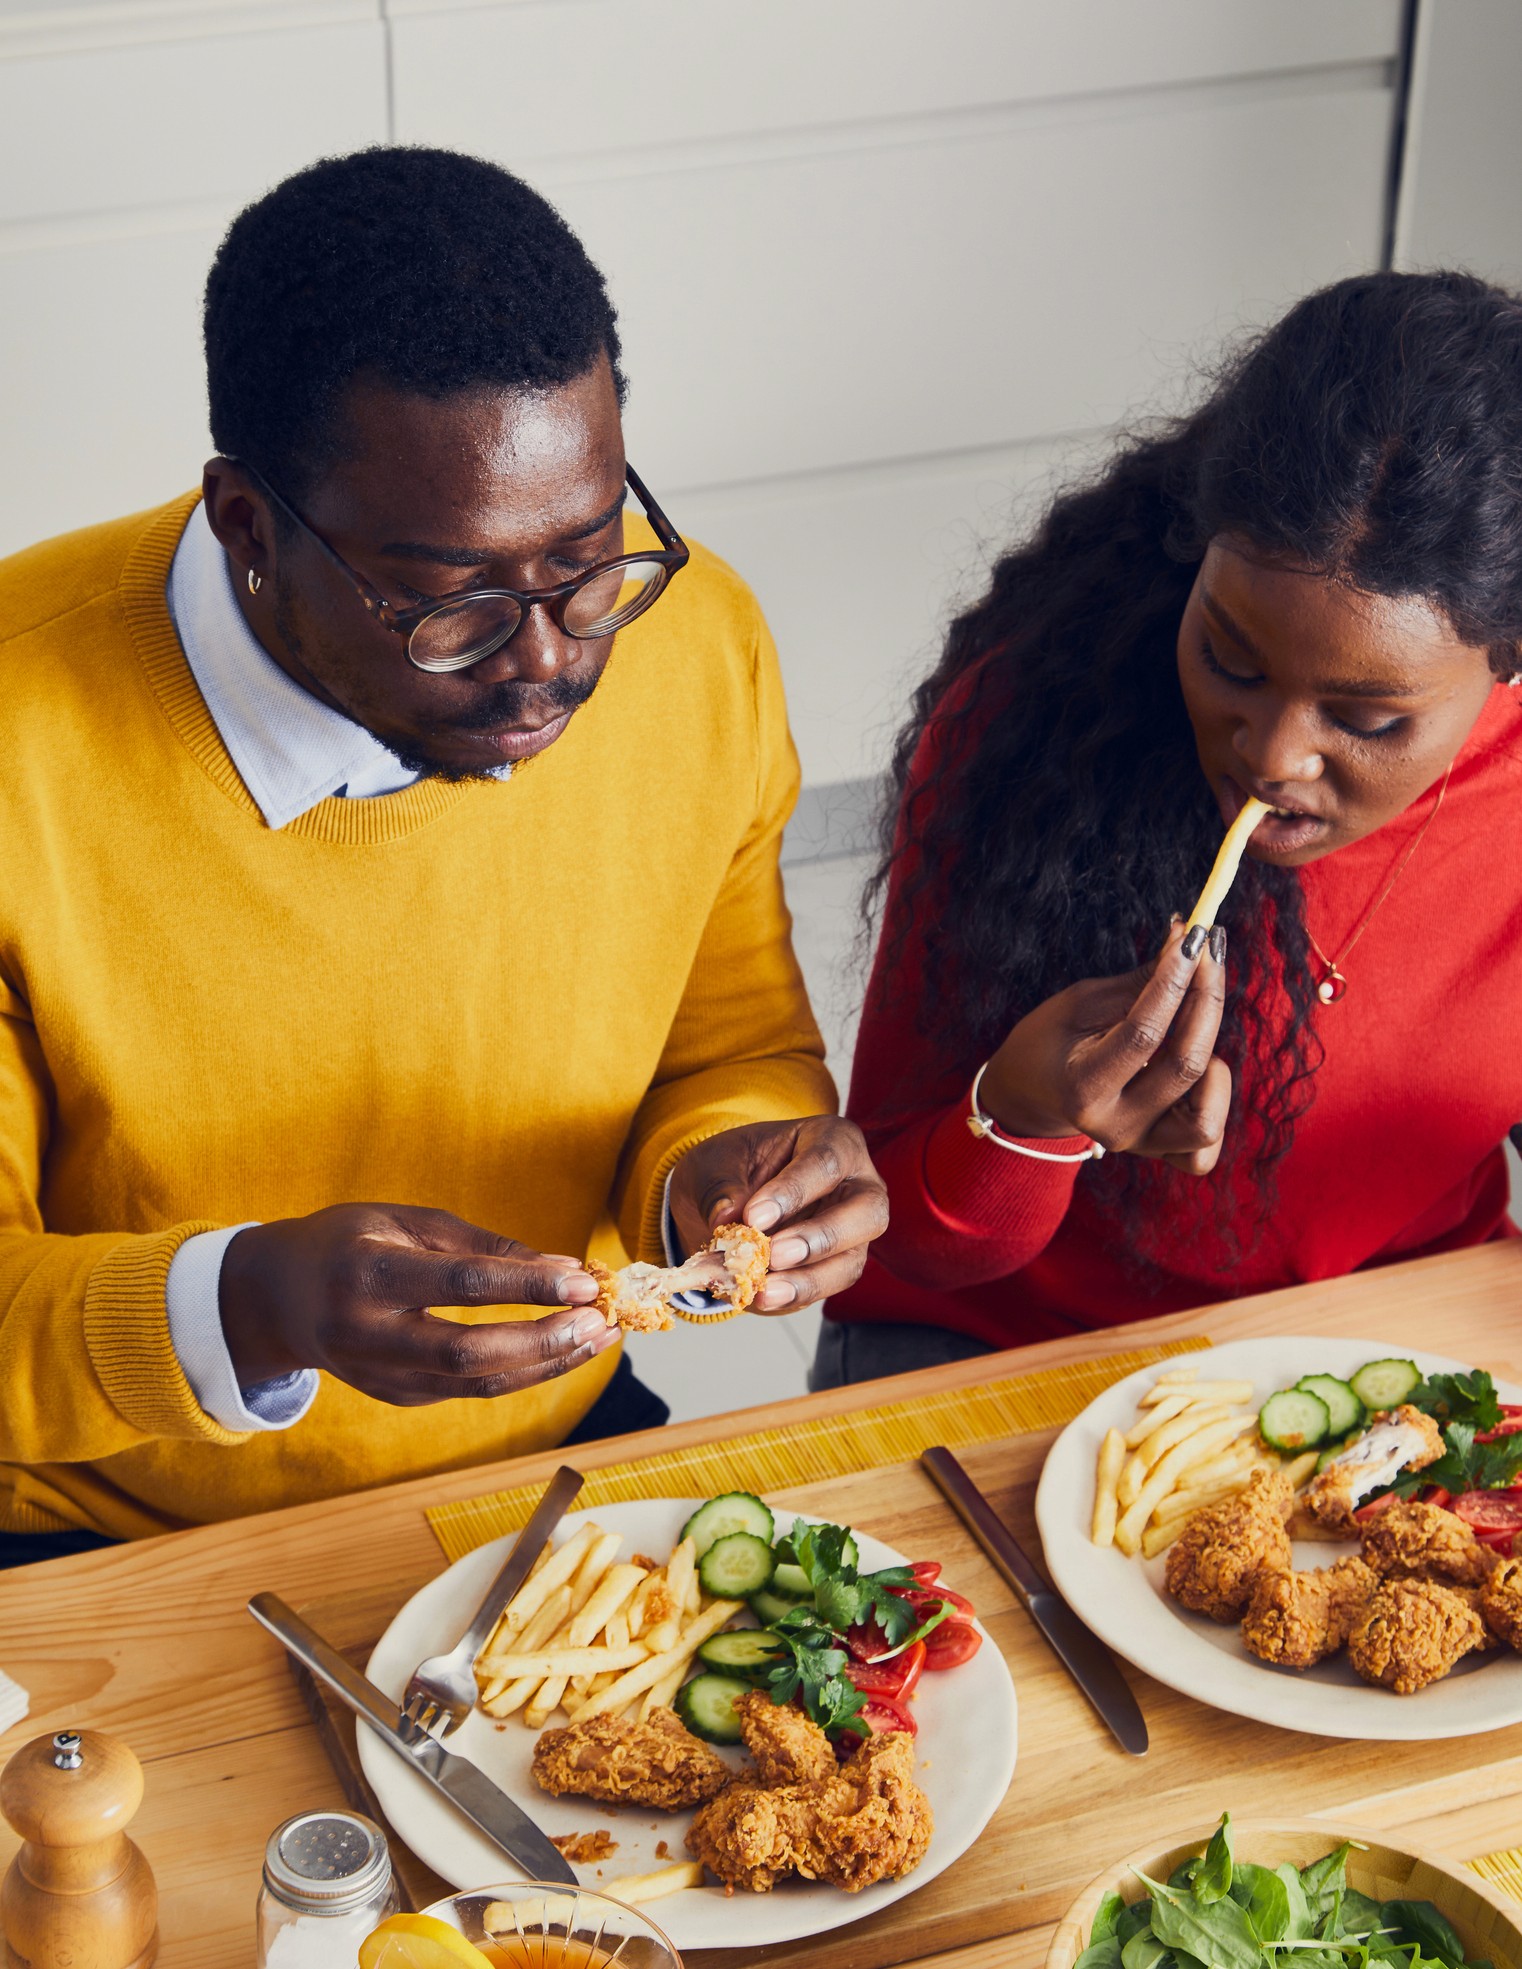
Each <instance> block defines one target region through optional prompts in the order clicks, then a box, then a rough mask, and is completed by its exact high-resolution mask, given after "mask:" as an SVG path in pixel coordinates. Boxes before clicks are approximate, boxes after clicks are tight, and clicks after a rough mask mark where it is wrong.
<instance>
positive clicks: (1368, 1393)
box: [1351, 1360, 1422, 1414]
mask: <svg viewBox="0 0 1522 1969" xmlns="http://www.w3.org/2000/svg"><path fill="white" fill-rule="evenodd" d="M1421 1378H1422V1371H1421V1369H1420V1368H1419V1367H1418V1366H1417V1364H1416V1362H1415V1361H1400V1360H1386V1361H1370V1362H1369V1364H1368V1366H1367V1367H1361V1368H1359V1370H1358V1372H1357V1373H1356V1374H1355V1375H1353V1376H1352V1377H1351V1382H1352V1388H1353V1393H1354V1394H1355V1395H1357V1397H1358V1399H1359V1400H1360V1401H1361V1402H1362V1403H1363V1405H1364V1407H1365V1408H1366V1409H1368V1410H1369V1411H1370V1413H1371V1414H1372V1413H1373V1411H1374V1410H1375V1409H1377V1408H1399V1407H1400V1405H1401V1403H1402V1402H1404V1401H1409V1400H1410V1399H1411V1391H1412V1389H1413V1388H1414V1387H1415V1386H1416V1384H1417V1382H1418V1381H1420V1380H1421Z"/></svg>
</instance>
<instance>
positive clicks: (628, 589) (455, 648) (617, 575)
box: [407, 561, 666, 670]
mask: <svg viewBox="0 0 1522 1969" xmlns="http://www.w3.org/2000/svg"><path fill="white" fill-rule="evenodd" d="M665 578H666V569H665V567H664V566H663V565H662V563H661V562H660V561H631V562H629V563H628V565H627V566H625V567H614V568H605V569H602V570H600V571H599V572H597V573H595V574H594V575H593V576H592V578H591V579H590V580H589V581H586V582H584V583H583V584H582V586H581V587H580V588H578V589H577V590H576V592H575V593H574V594H573V595H571V596H570V597H569V599H568V600H567V601H566V603H565V605H564V609H563V611H562V613H561V618H560V619H561V622H562V625H563V627H564V629H565V631H566V634H567V635H570V636H575V637H578V638H579V639H580V640H582V641H584V642H586V641H591V640H593V639H594V638H596V637H598V636H608V635H611V634H612V633H613V631H614V630H615V629H618V628H620V627H621V626H622V625H623V624H624V623H625V622H627V621H629V620H630V618H631V617H633V616H635V615H637V614H638V613H639V612H640V611H641V609H643V608H644V607H645V606H646V605H647V604H648V603H649V602H650V601H653V600H654V598H655V595H656V594H657V592H658V591H659V589H660V587H661V584H662V583H663V582H664V581H665ZM522 619H523V610H522V608H521V607H520V606H519V604H518V603H517V602H515V601H513V600H512V599H511V597H510V596H506V595H483V596H477V597H468V598H467V599H465V600H464V601H460V602H455V603H446V604H445V605H444V606H443V607H442V608H437V609H435V610H434V611H433V613H432V614H431V615H428V616H425V617H424V618H423V620H422V621H421V622H420V623H419V624H418V625H417V627H416V628H415V629H414V630H413V632H412V635H411V638H410V640H409V642H408V645H407V654H408V655H409V656H410V657H411V659H412V661H413V662H414V663H416V664H418V665H419V666H420V667H421V668H422V669H424V670H458V669H461V668H462V667H463V666H464V665H465V664H467V663H479V662H480V660H481V659H482V657H485V656H490V655H491V653H492V651H493V650H495V649H500V648H501V646H502V644H503V643H505V642H506V641H507V639H508V637H509V636H511V635H512V633H513V631H514V630H515V629H516V628H517V627H518V624H519V623H520V622H521V621H522Z"/></svg>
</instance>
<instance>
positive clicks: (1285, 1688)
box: [1036, 1336, 1522, 1743]
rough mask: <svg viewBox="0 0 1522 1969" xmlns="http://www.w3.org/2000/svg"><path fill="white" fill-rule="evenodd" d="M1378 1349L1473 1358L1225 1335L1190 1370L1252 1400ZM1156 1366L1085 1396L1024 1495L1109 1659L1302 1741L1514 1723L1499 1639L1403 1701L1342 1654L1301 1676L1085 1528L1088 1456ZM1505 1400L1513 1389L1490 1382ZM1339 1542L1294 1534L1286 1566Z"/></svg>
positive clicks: (1128, 1410)
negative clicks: (1247, 1392) (1259, 1655)
mask: <svg viewBox="0 0 1522 1969" xmlns="http://www.w3.org/2000/svg"><path fill="white" fill-rule="evenodd" d="M1385 1355H1394V1356H1396V1357H1398V1358H1400V1359H1410V1360H1414V1361H1415V1362H1416V1364H1417V1366H1418V1367H1419V1368H1420V1369H1421V1370H1422V1372H1423V1374H1443V1373H1446V1374H1453V1373H1457V1372H1459V1371H1460V1370H1462V1369H1465V1368H1467V1367H1469V1366H1472V1365H1473V1363H1471V1362H1461V1361H1452V1360H1447V1359H1445V1358H1444V1357H1443V1356H1442V1355H1440V1354H1422V1353H1415V1352H1412V1351H1411V1349H1409V1348H1406V1347H1395V1346H1390V1347H1381V1346H1377V1345H1374V1344H1371V1343H1370V1342H1369V1341H1367V1340H1327V1339H1296V1338H1294V1337H1292V1336H1290V1337H1284V1338H1274V1339H1269V1340H1235V1341H1231V1342H1230V1343H1228V1344H1227V1345H1226V1346H1223V1347H1212V1348H1210V1349H1209V1350H1208V1351H1207V1352H1204V1353H1198V1354H1190V1355H1189V1356H1188V1357H1187V1358H1188V1360H1189V1363H1190V1364H1191V1365H1198V1367H1199V1371H1200V1379H1201V1380H1202V1381H1203V1380H1216V1379H1220V1380H1232V1381H1238V1380H1240V1381H1250V1382H1251V1383H1252V1384H1253V1389H1254V1392H1255V1398H1256V1400H1257V1401H1259V1402H1262V1401H1264V1400H1266V1399H1267V1397H1268V1396H1269V1395H1271V1394H1272V1393H1273V1391H1274V1390H1275V1389H1276V1388H1287V1387H1290V1386H1292V1385H1293V1384H1294V1382H1296V1381H1298V1380H1299V1378H1300V1377H1301V1375H1303V1374H1335V1375H1337V1376H1339V1377H1340V1378H1341V1379H1343V1380H1346V1379H1347V1377H1348V1376H1349V1375H1351V1374H1354V1373H1356V1372H1357V1370H1358V1369H1359V1368H1360V1367H1362V1366H1363V1364H1364V1363H1365V1362H1366V1361H1371V1360H1379V1359H1381V1358H1382V1357H1384V1356H1385ZM1158 1372H1159V1370H1158V1369H1157V1368H1156V1367H1147V1368H1142V1369H1141V1370H1140V1371H1139V1372H1138V1373H1136V1374H1132V1375H1128V1376H1127V1377H1126V1379H1125V1380H1124V1381H1118V1382H1116V1384H1115V1386H1114V1387H1113V1388H1107V1389H1106V1390H1105V1392H1104V1393H1103V1394H1102V1395H1099V1396H1097V1397H1096V1398H1095V1399H1094V1400H1093V1401H1092V1402H1090V1403H1089V1405H1088V1407H1087V1408H1086V1409H1085V1410H1084V1411H1083V1413H1082V1414H1081V1415H1080V1416H1078V1417H1076V1418H1075V1419H1074V1420H1073V1421H1072V1422H1070V1423H1069V1424H1068V1426H1067V1428H1066V1429H1064V1430H1063V1432H1062V1434H1061V1435H1060V1436H1059V1437H1058V1438H1057V1440H1056V1442H1055V1443H1053V1444H1052V1447H1051V1450H1050V1452H1049V1453H1048V1455H1047V1459H1046V1465H1045V1467H1044V1469H1043V1470H1042V1472H1041V1483H1040V1486H1039V1488H1038V1489H1037V1492H1036V1522H1037V1524H1038V1526H1039V1527H1040V1530H1041V1543H1042V1546H1043V1548H1044V1550H1045V1553H1046V1563H1047V1569H1048V1571H1049V1572H1050V1573H1051V1575H1052V1579H1053V1582H1054V1583H1055V1585H1056V1587H1057V1590H1058V1592H1059V1593H1061V1595H1062V1597H1063V1598H1064V1599H1065V1600H1066V1601H1067V1603H1068V1605H1069V1606H1070V1607H1071V1608H1072V1609H1073V1611H1074V1613H1076V1614H1077V1615H1078V1618H1079V1619H1080V1620H1082V1621H1083V1622H1084V1623H1085V1624H1086V1625H1087V1626H1089V1627H1091V1628H1092V1629H1093V1630H1094V1632H1095V1633H1096V1634H1097V1635H1098V1636H1099V1638H1100V1639H1101V1640H1102V1641H1104V1642H1105V1643H1106V1644H1107V1645H1108V1646H1110V1647H1112V1648H1113V1649H1114V1650H1115V1652H1116V1653H1117V1654H1118V1655H1121V1656H1123V1657H1124V1658H1125V1659H1126V1660H1127V1661H1129V1662H1133V1663H1134V1664H1135V1665H1136V1667H1138V1668H1140V1669H1142V1670H1143V1671H1144V1672H1145V1673H1146V1674H1148V1675H1151V1676H1152V1677H1153V1678H1154V1679H1155V1680H1156V1681H1159V1682H1163V1683H1165V1684H1166V1685H1167V1686H1168V1687H1169V1688H1170V1689H1179V1690H1181V1691H1182V1692H1183V1693H1184V1694H1185V1695H1189V1696H1194V1697H1195V1698H1196V1699H1197V1700H1198V1701H1200V1702H1204V1703H1208V1704H1209V1705H1210V1706H1211V1708H1213V1709H1224V1710H1227V1711H1229V1712H1230V1713H1231V1714H1232V1715H1235V1716H1249V1717H1251V1718H1252V1719H1253V1720H1254V1721H1255V1722H1259V1723H1273V1724H1277V1725H1278V1727H1279V1728H1280V1729H1285V1730H1305V1731H1307V1732H1309V1733H1310V1734H1311V1735H1312V1736H1323V1737H1354V1738H1361V1739H1364V1740H1367V1741H1372V1742H1391V1743H1399V1742H1404V1743H1410V1742H1416V1741H1421V1740H1425V1739H1427V1738H1430V1737H1462V1736H1477V1735H1478V1734H1479V1733H1480V1732H1481V1731H1482V1730H1497V1729H1502V1728H1504V1727H1505V1725H1507V1724H1508V1723H1518V1722H1522V1655H1517V1654H1514V1653H1513V1652H1512V1651H1511V1650H1510V1649H1509V1648H1508V1649H1504V1650H1499V1651H1498V1652H1496V1653H1495V1654H1490V1655H1483V1656H1475V1655H1471V1656H1469V1657H1468V1659H1466V1660H1464V1661H1461V1662H1460V1663H1459V1665H1458V1667H1457V1668H1456V1669H1454V1671H1453V1673H1452V1674H1451V1675H1449V1676H1447V1677H1445V1678H1444V1680H1442V1681H1441V1682H1434V1683H1433V1684H1432V1686H1431V1687H1430V1688H1426V1689H1422V1690H1421V1691H1419V1693H1417V1694H1416V1695H1413V1696H1397V1695H1392V1694H1391V1693H1390V1692H1389V1690H1388V1689H1376V1688H1372V1687H1371V1686H1370V1685H1369V1684H1368V1683H1367V1682H1364V1681H1361V1680H1360V1679H1359V1677H1358V1676H1357V1675H1356V1674H1355V1673H1354V1672H1353V1670H1352V1668H1350V1667H1349V1665H1348V1662H1347V1660H1346V1658H1345V1657H1344V1656H1341V1655H1335V1656H1333V1657H1332V1659H1331V1660H1330V1661H1324V1662H1322V1663H1320V1664H1319V1665H1318V1666H1317V1667H1315V1668H1312V1669H1308V1670H1306V1671H1305V1672H1303V1673H1302V1672H1299V1671H1297V1670H1295V1669H1290V1668H1275V1667H1273V1666H1272V1665H1271V1664H1269V1663H1268V1662H1263V1661H1258V1660H1256V1659H1255V1658H1254V1657H1253V1656H1252V1655H1250V1654H1248V1653H1247V1652H1246V1650H1245V1649H1244V1648H1243V1646H1242V1638H1241V1635H1240V1634H1239V1633H1238V1631H1237V1629H1236V1627H1235V1626H1221V1625H1219V1624H1217V1623H1216V1622H1215V1621H1212V1620H1205V1619H1202V1618H1201V1617H1200V1616H1199V1615H1197V1614H1190V1613H1186V1612H1185V1611H1184V1610H1183V1608H1182V1607H1180V1606H1179V1605H1178V1603H1177V1602H1176V1601H1174V1600H1172V1599H1170V1598H1169V1596H1168V1594H1167V1593H1166V1592H1165V1591H1164V1587H1163V1567H1164V1560H1163V1558H1162V1556H1161V1555H1159V1556H1158V1557H1157V1558H1155V1559H1151V1560H1145V1561H1144V1560H1142V1559H1140V1558H1136V1559H1128V1558H1126V1557H1125V1555H1124V1554H1123V1553H1121V1552H1117V1551H1116V1550H1115V1548H1114V1547H1113V1546H1098V1545H1095V1544H1094V1543H1093V1542H1092V1541H1091V1540H1090V1537H1089V1519H1090V1515H1091V1513H1092V1511H1093V1508H1094V1464H1095V1459H1096V1457H1097V1456H1098V1454H1099V1445H1100V1442H1101V1440H1102V1439H1103V1436H1104V1433H1105V1431H1106V1430H1107V1429H1110V1428H1117V1429H1121V1430H1125V1429H1129V1428H1130V1427H1131V1425H1132V1423H1133V1422H1134V1421H1135V1420H1136V1413H1137V1409H1136V1404H1137V1400H1138V1398H1139V1397H1140V1396H1141V1395H1142V1394H1143V1393H1144V1392H1145V1391H1146V1390H1147V1389H1148V1388H1149V1387H1150V1386H1151V1385H1152V1383H1153V1381H1154V1380H1155V1379H1156V1378H1157V1375H1158ZM1497 1388H1498V1391H1499V1393H1500V1396H1501V1399H1502V1400H1503V1401H1522V1395H1519V1394H1518V1392H1517V1391H1516V1390H1515V1389H1514V1388H1511V1387H1509V1386H1503V1385H1502V1384H1500V1383H1497ZM1356 1550H1357V1548H1356V1546H1354V1545H1352V1544H1351V1543H1349V1544H1339V1545H1327V1544H1319V1543H1318V1544H1309V1543H1302V1544H1300V1545H1298V1546H1297V1548H1296V1552H1295V1563H1296V1565H1297V1566H1325V1565H1330V1564H1331V1563H1332V1561H1333V1560H1334V1559H1337V1558H1340V1557H1342V1555H1343V1554H1344V1553H1346V1552H1354V1551H1356Z"/></svg>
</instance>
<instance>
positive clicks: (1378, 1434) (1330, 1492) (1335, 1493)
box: [1300, 1402, 1444, 1538]
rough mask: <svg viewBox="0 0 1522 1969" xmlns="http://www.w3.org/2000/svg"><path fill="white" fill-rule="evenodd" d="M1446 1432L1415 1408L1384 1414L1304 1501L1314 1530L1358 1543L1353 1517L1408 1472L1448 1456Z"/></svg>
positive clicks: (1338, 1457) (1308, 1491) (1314, 1482)
mask: <svg viewBox="0 0 1522 1969" xmlns="http://www.w3.org/2000/svg"><path fill="white" fill-rule="evenodd" d="M1443 1448H1444V1444H1443V1432H1442V1430H1441V1429H1439V1427H1438V1426H1437V1424H1436V1423H1435V1422H1434V1421H1433V1419H1432V1417H1431V1416H1430V1415H1425V1414H1423V1412H1422V1411H1421V1409H1419V1408H1413V1407H1412V1406H1411V1404H1410V1403H1409V1402H1405V1403H1402V1405H1401V1406H1400V1407H1399V1408H1392V1409H1381V1410H1380V1412H1379V1413H1378V1414H1377V1415H1375V1416H1373V1417H1372V1418H1371V1420H1370V1422H1369V1426H1368V1428H1367V1429H1365V1430H1364V1432H1363V1434H1362V1435H1360V1436H1355V1437H1354V1438H1353V1440H1352V1442H1350V1443H1349V1444H1348V1446H1347V1448H1346V1449H1344V1450H1341V1451H1339V1453H1338V1454H1337V1455H1336V1456H1335V1457H1333V1459H1332V1461H1331V1462H1330V1463H1329V1464H1328V1465H1327V1466H1326V1468H1325V1469H1324V1470H1323V1471H1322V1472H1321V1473H1320V1475H1319V1476H1315V1477H1312V1479H1311V1481H1310V1483H1309V1484H1307V1486H1306V1488H1305V1491H1304V1494H1303V1495H1302V1497H1301V1499H1300V1503H1301V1507H1302V1509H1303V1510H1304V1512H1305V1514H1306V1516H1307V1517H1308V1518H1309V1520H1310V1522H1311V1524H1312V1525H1315V1526H1319V1527H1320V1529H1321V1530H1322V1531H1323V1532H1330V1533H1331V1535H1332V1536H1333V1537H1334V1538H1354V1537H1356V1536H1357V1534H1358V1527H1357V1525H1356V1524H1355V1522H1354V1519H1353V1513H1354V1511H1355V1510H1356V1509H1357V1508H1358V1506H1359V1505H1360V1504H1362V1503H1363V1501H1364V1499H1365V1498H1367V1497H1369V1496H1370V1495H1372V1493H1373V1492H1375V1491H1376V1490H1378V1489H1380V1487H1381V1486H1382V1485H1384V1484H1389V1483H1393V1482H1394V1481H1395V1479H1396V1478H1397V1477H1398V1476H1400V1475H1401V1474H1402V1473H1403V1472H1406V1471H1411V1470H1425V1469H1426V1467H1427V1465H1428V1464H1429V1463H1435V1462H1436V1461H1437V1459H1438V1458H1439V1457H1440V1456H1441V1455H1442V1454H1443Z"/></svg>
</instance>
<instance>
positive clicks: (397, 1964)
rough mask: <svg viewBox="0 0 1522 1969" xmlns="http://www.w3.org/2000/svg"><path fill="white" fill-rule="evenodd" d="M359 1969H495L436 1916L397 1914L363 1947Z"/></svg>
mask: <svg viewBox="0 0 1522 1969" xmlns="http://www.w3.org/2000/svg"><path fill="white" fill-rule="evenodd" d="M359 1969H492V1962H491V1958H490V1957H489V1956H485V1955H483V1954H482V1953H481V1951H480V1950H479V1949H478V1948H477V1947H476V1945H475V1943H474V1942H467V1941H466V1939H465V1937H464V1936H463V1935H462V1934H461V1933H460V1931H459V1930H458V1929H457V1928H451V1927H450V1925H449V1923H448V1922H447V1921H440V1920H439V1918H438V1916H437V1915H435V1914H393V1915H390V1916H388V1918H387V1919H386V1920H385V1921H383V1922H382V1923H381V1925H380V1926H379V1928H375V1929H372V1930H371V1932H370V1933H369V1934H368V1935H367V1936H366V1937H365V1939H364V1941H363V1942H361V1943H360V1947H359Z"/></svg>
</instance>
